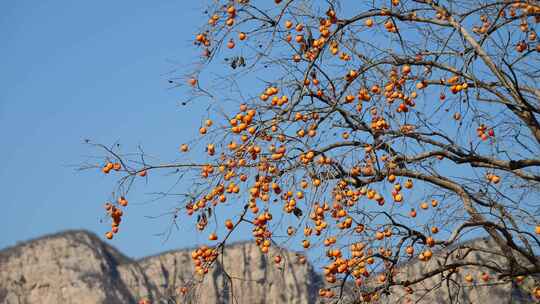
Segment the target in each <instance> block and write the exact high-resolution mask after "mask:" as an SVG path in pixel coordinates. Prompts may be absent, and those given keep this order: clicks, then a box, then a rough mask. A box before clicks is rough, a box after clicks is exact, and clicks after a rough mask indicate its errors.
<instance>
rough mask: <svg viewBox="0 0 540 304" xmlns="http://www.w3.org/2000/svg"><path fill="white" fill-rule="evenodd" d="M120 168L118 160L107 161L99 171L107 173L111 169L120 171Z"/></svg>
mask: <svg viewBox="0 0 540 304" xmlns="http://www.w3.org/2000/svg"><path fill="white" fill-rule="evenodd" d="M120 169H122V165H121V164H120V163H118V162H114V163H113V162H107V163H106V164H105V165H104V166H103V167H102V168H101V171H102V172H103V173H105V174H109V172H111V170H114V171H120Z"/></svg>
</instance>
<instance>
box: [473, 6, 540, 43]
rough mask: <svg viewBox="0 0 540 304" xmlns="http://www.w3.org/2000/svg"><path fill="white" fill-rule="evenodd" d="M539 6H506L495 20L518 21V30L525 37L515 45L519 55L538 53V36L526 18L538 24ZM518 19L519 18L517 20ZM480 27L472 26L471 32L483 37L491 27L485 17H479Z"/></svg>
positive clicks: (539, 18) (539, 21) (487, 18)
mask: <svg viewBox="0 0 540 304" xmlns="http://www.w3.org/2000/svg"><path fill="white" fill-rule="evenodd" d="M539 16H540V6H538V5H533V4H531V3H527V2H518V1H516V2H515V3H512V4H511V5H509V6H508V9H507V10H500V13H499V16H495V18H512V19H514V18H515V19H519V21H520V24H519V30H520V31H521V32H523V33H524V35H526V38H525V39H522V40H520V41H519V42H518V43H517V44H516V45H515V49H516V51H517V52H519V53H523V52H525V51H527V50H531V51H533V50H536V51H537V52H540V43H538V35H537V34H536V31H535V30H534V29H531V27H530V26H529V22H530V21H529V20H528V17H532V18H533V19H534V22H535V23H540V17H539ZM517 17H520V18H517ZM479 18H480V22H481V23H482V25H481V26H478V25H476V26H474V27H473V32H474V33H476V34H478V35H485V34H487V33H489V31H490V29H491V28H492V27H493V24H492V23H491V21H490V20H489V17H488V16H487V15H480V17H479ZM516 36H517V35H516Z"/></svg>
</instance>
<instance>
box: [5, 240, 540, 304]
mask: <svg viewBox="0 0 540 304" xmlns="http://www.w3.org/2000/svg"><path fill="white" fill-rule="evenodd" d="M467 248H469V249H470V248H475V249H476V250H475V251H474V252H472V253H467V252H469V249H467ZM494 248H496V246H494V245H493V244H492V243H490V242H489V241H486V240H484V239H477V240H474V241H471V242H468V243H467V244H466V246H464V249H460V250H457V251H456V252H455V253H454V254H452V255H451V256H449V257H447V258H448V259H449V260H447V261H446V263H447V264H449V263H450V264H451V263H454V262H462V263H466V262H479V261H489V263H493V265H496V264H499V265H501V263H503V261H504V260H503V258H502V255H501V253H500V252H497V251H496V250H494ZM271 250H280V251H279V253H278V252H273V251H271V252H270V254H269V255H268V256H270V257H271V256H274V255H275V254H279V255H280V256H281V257H282V262H281V263H280V266H277V265H275V264H274V262H273V261H270V260H268V257H267V256H263V255H262V254H261V253H260V250H259V248H257V247H256V246H255V245H254V244H252V243H239V244H235V245H231V246H228V247H226V248H225V250H224V254H223V255H222V256H220V257H219V258H218V260H217V261H216V265H215V266H214V267H213V268H212V270H210V272H209V273H208V274H207V275H206V276H205V277H204V279H203V281H202V282H200V284H195V285H193V286H194V287H193V288H191V292H190V293H189V294H188V295H187V296H183V295H182V294H181V293H180V288H181V287H183V286H186V285H190V284H191V283H192V282H193V279H194V276H193V275H192V274H193V266H192V261H191V250H178V251H171V252H166V253H163V254H160V255H156V256H152V257H147V258H143V259H141V260H137V261H135V260H131V259H129V258H127V257H125V256H124V255H122V254H121V253H120V252H118V251H117V250H116V249H114V248H113V247H111V246H109V245H107V244H106V243H104V242H103V241H101V240H100V239H99V238H98V237H97V236H95V235H94V234H92V233H89V232H85V231H68V232H63V233H59V234H55V235H51V236H46V237H42V238H39V239H37V240H32V241H29V242H25V243H23V244H21V245H17V246H15V247H13V248H8V249H5V250H2V251H0V303H2V304H37V303H39V304H49V303H50V304H58V303H85V304H87V303H88V304H93V303H96V304H98V303H137V302H138V301H139V300H140V299H143V298H146V299H149V300H150V302H151V303H153V304H154V303H167V304H169V303H197V304H206V303H208V304H210V303H223V304H224V303H239V304H259V303H260V304H273V303H276V304H277V303H298V304H303V303H319V302H320V300H319V299H318V298H317V295H318V289H319V288H320V287H321V286H322V285H323V283H322V279H321V276H320V275H319V274H317V273H315V272H314V271H313V269H312V267H311V266H310V265H309V263H305V264H299V263H297V260H298V257H297V256H296V254H295V253H294V252H289V251H286V250H283V249H271ZM443 256H444V252H439V253H435V255H434V256H433V258H432V259H431V260H430V261H429V262H417V260H416V259H415V258H414V259H413V260H412V261H411V262H409V263H406V264H404V265H400V266H399V267H398V274H397V277H396V279H398V280H409V281H414V280H415V279H417V278H420V277H421V276H423V275H424V274H425V273H427V272H429V271H432V270H433V269H435V267H436V265H437V264H438V263H443V262H444V261H443V260H444V258H443ZM485 271H486V273H488V274H489V269H486V270H485ZM469 272H470V273H471V274H473V275H474V282H472V283H471V282H465V281H464V279H463V278H464V276H465V275H466V274H467V273H469ZM480 276H481V274H480V273H478V270H477V269H476V270H473V269H470V270H468V269H462V270H460V272H459V273H450V272H448V271H446V272H444V273H440V274H437V275H435V276H433V277H431V278H428V279H426V280H425V281H423V282H422V283H421V285H419V286H416V287H415V290H414V293H413V294H407V293H406V292H405V289H404V288H403V287H392V288H391V289H392V290H391V291H392V293H391V296H384V295H383V296H381V299H380V300H379V301H378V303H407V302H408V301H411V302H412V303H490V304H498V303H501V304H502V303H531V302H533V299H532V298H531V297H530V295H529V294H528V293H523V292H521V291H520V290H521V288H520V287H518V286H515V284H513V283H505V284H500V283H497V284H490V283H486V282H483V281H481V279H480ZM231 282H232V283H231ZM366 285H370V283H369V282H366ZM345 287H346V291H345V293H344V295H346V299H345V303H358V302H355V301H357V300H358V299H359V295H358V294H356V292H355V291H353V290H351V289H350V287H351V286H350V285H349V284H345Z"/></svg>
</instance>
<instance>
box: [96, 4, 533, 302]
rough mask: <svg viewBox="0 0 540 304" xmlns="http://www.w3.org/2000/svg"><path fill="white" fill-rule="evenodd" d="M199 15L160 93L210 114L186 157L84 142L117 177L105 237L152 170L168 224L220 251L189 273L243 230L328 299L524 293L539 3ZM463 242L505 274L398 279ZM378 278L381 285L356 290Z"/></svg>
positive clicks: (185, 146) (198, 259)
mask: <svg viewBox="0 0 540 304" xmlns="http://www.w3.org/2000/svg"><path fill="white" fill-rule="evenodd" d="M204 16H206V18H207V22H206V23H205V24H202V25H193V28H194V29H195V33H194V39H193V40H194V49H195V50H196V51H194V57H197V65H196V68H194V69H192V70H188V71H185V76H183V77H179V79H171V80H170V82H171V83H172V84H174V86H175V87H177V88H178V90H179V91H180V90H181V91H182V93H183V94H185V96H187V97H186V100H187V101H185V102H184V103H183V106H184V107H187V108H189V107H193V106H194V105H196V104H197V105H199V104H203V103H204V104H205V105H206V107H207V112H205V113H203V114H201V124H200V125H197V126H191V127H192V128H191V129H190V128H187V129H186V130H188V131H187V132H192V133H193V141H191V142H188V143H178V145H179V151H178V153H179V154H184V155H185V156H182V158H181V160H180V161H173V162H170V163H151V162H149V161H147V160H145V157H144V156H145V155H144V153H142V152H140V153H135V154H123V152H121V151H120V150H119V149H117V148H116V147H107V146H105V145H100V144H95V146H96V147H98V148H100V149H103V151H104V152H105V156H104V162H105V164H103V163H100V164H98V165H97V166H98V167H100V168H101V169H102V171H103V172H104V173H106V174H113V173H114V174H115V175H117V176H118V183H117V184H116V186H115V187H116V191H115V193H117V194H118V197H117V198H115V200H116V199H118V201H117V202H115V201H114V202H113V203H108V204H107V205H106V209H107V211H108V214H109V215H110V216H111V218H112V230H111V231H110V232H108V233H107V237H108V238H112V237H113V235H114V233H116V232H117V230H118V228H117V227H118V225H119V224H120V219H121V216H122V209H123V208H124V206H126V205H127V200H126V199H125V197H128V195H129V190H130V189H131V188H132V187H134V186H137V185H138V183H139V180H148V181H149V182H151V180H152V178H153V175H155V172H156V171H159V170H162V171H165V172H168V173H171V174H170V175H171V176H173V177H171V178H174V179H175V180H176V179H178V178H179V177H181V178H182V179H181V180H180V182H179V183H178V185H179V186H178V189H183V190H182V191H179V192H181V194H182V196H180V197H181V199H180V200H178V208H176V209H175V211H174V212H175V218H176V217H178V218H182V221H183V222H190V223H192V224H193V225H196V227H197V229H198V230H200V231H201V233H205V234H207V235H208V238H209V241H210V243H212V244H215V245H212V246H208V245H207V246H203V247H201V248H199V249H197V250H195V251H194V252H193V261H194V270H195V273H196V276H204V274H205V273H207V272H208V269H209V268H210V267H212V264H213V262H214V261H215V260H216V258H218V257H219V255H220V253H221V252H222V250H223V248H224V245H225V244H226V242H227V240H228V239H229V238H230V236H231V235H232V234H234V233H235V232H236V231H237V229H238V227H240V226H245V227H246V226H247V227H249V229H251V230H252V232H253V234H252V235H251V236H249V237H250V238H251V239H253V241H254V242H255V243H256V244H257V245H258V246H259V247H260V250H261V251H262V252H263V253H267V252H268V251H269V248H270V247H272V246H274V247H279V246H287V247H294V245H293V244H296V246H298V247H299V248H300V250H303V251H304V252H310V251H313V252H320V253H321V254H322V255H324V256H325V257H324V258H325V260H324V266H323V268H322V269H321V270H322V271H323V272H324V275H325V278H326V281H327V283H328V284H327V286H326V287H325V288H322V289H321V290H320V296H321V297H322V298H326V299H328V301H330V302H339V301H341V299H342V296H343V295H342V290H341V288H343V286H344V283H343V282H347V281H350V282H351V284H352V285H354V286H355V290H356V291H355V292H357V293H358V299H359V300H358V301H370V300H376V299H377V298H378V297H379V296H380V294H381V293H382V292H391V290H392V289H391V288H390V287H392V288H404V289H407V291H408V292H414V290H415V286H416V284H421V282H422V280H423V279H427V278H429V277H433V276H437V275H441V274H442V273H446V272H448V270H451V272H452V273H453V275H456V276H465V274H464V273H460V272H459V269H460V268H463V267H468V269H470V268H471V267H473V269H474V268H475V267H476V268H477V269H478V271H477V272H476V273H475V272H473V273H472V274H471V272H470V271H468V273H469V274H467V276H471V275H474V276H477V277H478V278H479V277H480V275H481V273H483V272H485V271H486V268H485V267H488V268H489V269H488V270H489V271H490V273H491V276H489V277H483V278H484V279H486V280H492V281H497V282H511V281H518V282H520V281H522V280H523V279H524V278H528V277H529V278H532V280H534V276H533V275H534V274H538V273H539V272H540V259H538V257H537V254H538V250H539V247H540V239H539V237H538V235H539V234H540V217H539V214H540V209H539V207H540V122H539V119H540V87H539V85H538V83H539V82H540V41H539V39H538V37H537V34H536V31H535V28H537V27H538V23H539V22H540V3H539V2H538V1H523V0H520V1H508V0H481V1H480V0H439V1H435V0H384V1H383V0H370V1H367V0H366V1H339V0H326V1H304V0H283V1H279V0H275V1H255V0H254V1H249V0H244V1H240V0H238V1H218V0H215V1H210V3H209V4H208V6H207V8H206V10H205V11H204ZM198 26H200V27H198ZM156 119H157V118H156ZM201 154H204V156H201ZM185 189H188V190H185ZM184 190H185V191H184ZM225 210H227V212H230V213H229V214H236V216H234V217H231V218H224V217H223V216H221V214H224V212H225ZM212 218H215V219H216V221H214V220H211V219H212ZM213 223H217V224H213ZM475 235H487V236H489V237H490V238H492V239H493V240H494V242H495V243H496V245H497V247H498V248H497V249H498V250H500V252H502V253H503V254H504V260H505V263H504V264H503V265H499V266H498V267H494V266H493V265H481V264H476V265H472V264H470V263H465V262H463V263H456V262H453V263H452V264H447V265H444V264H443V265H439V267H440V268H438V269H436V270H435V271H430V272H426V274H425V275H424V276H423V277H421V278H420V279H419V280H415V281H414V282H410V281H407V280H398V279H396V278H395V276H394V274H395V272H396V269H397V265H398V264H399V263H402V262H406V261H409V260H411V259H420V260H421V261H424V262H427V261H429V260H430V259H431V257H432V256H433V254H434V252H436V251H439V250H440V249H445V248H448V250H450V251H451V249H450V248H453V247H452V246H454V245H455V244H457V243H459V242H460V241H462V240H464V239H467V238H470V237H471V236H475ZM241 237H247V236H241ZM272 259H274V260H275V262H276V263H277V264H279V263H280V262H281V257H280V256H275V257H272ZM300 260H301V262H305V258H304V257H303V258H302V259H300ZM372 273H379V274H380V276H379V278H378V280H377V282H375V283H370V284H364V283H365V282H366V281H369V279H368V278H369V277H370V274H372ZM471 281H472V279H470V277H467V278H465V282H471ZM535 284H536V283H535ZM531 291H532V292H533V293H535V295H536V296H538V297H540V289H533V290H531ZM188 292H189V287H188V286H186V287H185V288H183V289H182V293H188Z"/></svg>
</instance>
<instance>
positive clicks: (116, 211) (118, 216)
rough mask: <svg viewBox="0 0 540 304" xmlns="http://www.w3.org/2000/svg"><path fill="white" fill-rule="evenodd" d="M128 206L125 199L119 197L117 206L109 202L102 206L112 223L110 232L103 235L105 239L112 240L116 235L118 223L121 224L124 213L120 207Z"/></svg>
mask: <svg viewBox="0 0 540 304" xmlns="http://www.w3.org/2000/svg"><path fill="white" fill-rule="evenodd" d="M127 205H128V201H127V199H126V198H125V197H123V196H120V197H119V198H118V205H117V206H115V205H114V204H112V203H111V202H107V203H105V205H104V208H105V211H106V212H107V215H108V216H110V218H111V220H112V223H111V230H110V231H108V232H107V233H105V237H106V238H107V239H109V240H110V239H112V238H113V236H114V235H115V234H116V233H118V229H119V227H120V223H121V222H122V216H123V215H124V212H123V211H122V209H121V207H126V206H127Z"/></svg>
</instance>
